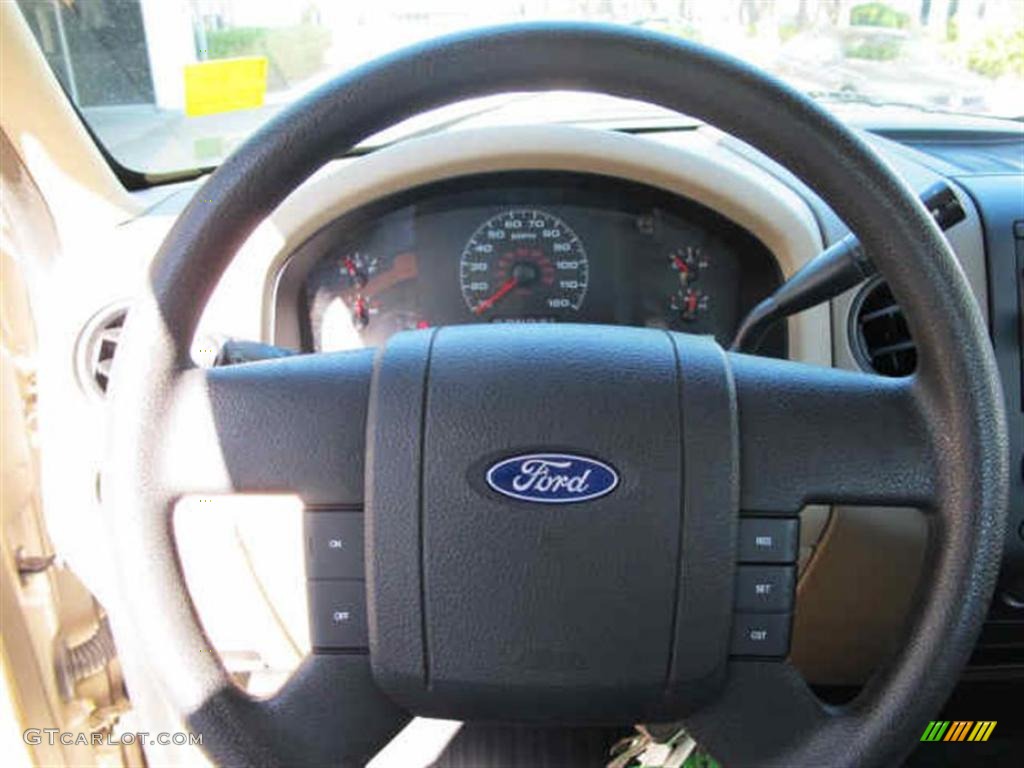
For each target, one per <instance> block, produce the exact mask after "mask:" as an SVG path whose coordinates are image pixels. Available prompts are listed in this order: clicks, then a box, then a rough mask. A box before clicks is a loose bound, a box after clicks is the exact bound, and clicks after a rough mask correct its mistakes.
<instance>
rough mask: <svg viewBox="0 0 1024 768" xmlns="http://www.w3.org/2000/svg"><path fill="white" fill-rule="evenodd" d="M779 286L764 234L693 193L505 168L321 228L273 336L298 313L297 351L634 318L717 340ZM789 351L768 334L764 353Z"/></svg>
mask: <svg viewBox="0 0 1024 768" xmlns="http://www.w3.org/2000/svg"><path fill="white" fill-rule="evenodd" d="M780 279H781V275H780V272H779V268H778V264H777V262H776V261H775V259H774V257H773V256H772V254H771V253H770V252H769V251H768V250H767V248H765V246H764V245H763V244H762V243H760V241H758V240H757V239H756V238H754V236H753V235H751V234H750V233H749V232H747V231H746V230H744V229H743V228H741V227H739V226H738V225H736V224H735V223H734V222H732V221H730V220H728V219H726V218H724V217H723V216H721V215H720V214H718V213H716V212H714V211H712V210H710V209H708V208H706V207H704V206H702V205H699V204H697V203H695V202H693V201H691V200H688V199H685V198H681V197H679V196H676V195H673V194H671V193H668V192H665V191H663V190H659V189H655V188H653V187H648V186H645V185H642V184H636V183H633V182H629V181H624V180H620V179H615V178H609V177H604V176H595V175H588V174H577V173H552V172H545V173H541V172H509V173H500V174H490V175H485V176H472V177H464V178H459V179H455V180H451V181H445V182H439V183H436V184H432V185H429V186H425V187H420V188H417V189H414V190H410V191H408V192H405V193H402V194H400V195H397V196H395V197H392V198H389V199H386V200H382V201H379V202H377V203H375V204H373V205H371V206H368V207H366V208H363V209H360V210H358V211H355V212H352V213H349V214H346V215H345V216H343V217H341V218H340V219H338V220H337V221H335V222H332V223H331V224H329V225H328V226H327V227H325V228H324V229H322V230H321V231H320V232H318V233H317V234H316V235H314V236H313V237H312V238H311V239H310V240H309V241H307V242H306V243H305V244H304V245H303V246H301V247H300V248H299V249H298V250H297V251H296V252H295V253H294V254H293V255H292V256H291V257H290V258H289V259H288V260H287V262H286V264H285V267H284V268H283V271H282V273H281V275H280V276H279V281H278V285H279V289H278V297H277V303H278V307H277V309H278V315H277V316H278V326H279V328H278V330H280V326H281V323H282V322H288V318H289V317H294V318H295V320H296V321H297V324H298V337H299V339H300V340H301V346H302V347H303V348H304V349H305V350H307V351H331V350H338V349H350V348H357V347H363V346H378V345H380V344H383V343H384V342H385V341H386V340H387V339H388V338H389V337H390V336H391V335H392V334H394V333H397V332H398V331H401V330H409V329H417V328H427V327H431V326H440V325H453V324H459V323H488V322H493V323H560V322H581V323H606V324H615V325H635V326H641V327H653V328H664V329H669V330H673V331H685V332H690V333H698V334H711V335H713V336H715V338H716V339H717V340H718V341H719V342H720V343H722V344H728V343H729V341H730V340H731V337H732V334H733V333H734V332H735V330H736V327H737V324H738V323H739V321H740V319H741V318H742V316H743V315H744V314H745V312H746V311H747V310H748V309H750V308H751V307H752V306H753V305H754V304H756V303H757V302H758V301H759V300H760V299H762V298H764V297H765V296H767V295H768V294H769V293H771V291H772V290H773V289H774V288H775V287H776V286H777V285H778V284H779V282H780ZM292 291H294V292H295V293H296V294H297V295H295V296H290V295H289V294H290V292H292ZM289 307H294V309H293V311H292V312H291V313H289V312H288V311H287V309H288V308H289ZM295 315H297V317H295ZM288 335H289V336H294V335H295V334H294V331H293V332H291V333H289V334H288ZM785 345H786V340H785V330H784V329H780V330H779V331H778V332H776V333H775V334H774V336H773V337H771V338H769V339H767V340H766V343H765V345H764V351H765V353H767V354H776V355H779V356H783V355H784V354H785Z"/></svg>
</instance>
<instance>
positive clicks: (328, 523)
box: [304, 512, 366, 579]
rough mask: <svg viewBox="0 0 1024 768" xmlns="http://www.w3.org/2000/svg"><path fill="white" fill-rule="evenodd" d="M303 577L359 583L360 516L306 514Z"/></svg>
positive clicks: (352, 514)
mask: <svg viewBox="0 0 1024 768" xmlns="http://www.w3.org/2000/svg"><path fill="white" fill-rule="evenodd" d="M304 525H305V534H306V575H307V576H308V577H309V578H311V579H363V578H365V577H366V574H365V571H364V567H363V513H362V512H306V513H305V517H304Z"/></svg>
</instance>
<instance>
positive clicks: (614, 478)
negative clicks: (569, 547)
mask: <svg viewBox="0 0 1024 768" xmlns="http://www.w3.org/2000/svg"><path fill="white" fill-rule="evenodd" d="M487 484H488V485H489V486H490V487H491V488H492V489H493V490H495V491H497V492H498V493H500V494H501V495H502V496H508V497H509V498H510V499H519V500H520V501H533V502H536V503H538V504H573V503H575V502H579V501H589V500H591V499H597V498H600V497H601V496H606V495H607V494H609V493H611V492H612V491H614V490H615V487H616V486H617V485H618V484H619V475H618V473H616V471H615V470H614V469H612V468H611V467H610V466H608V465H607V464H605V463H604V462H601V461H597V460H595V459H589V458H587V457H585V456H576V455H574V454H571V453H527V454H523V455H521V456H511V457H509V458H507V459H502V460H501V461H499V462H498V463H497V464H493V465H492V466H491V468H490V469H488V470H487Z"/></svg>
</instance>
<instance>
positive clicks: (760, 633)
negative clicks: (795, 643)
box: [731, 613, 791, 656]
mask: <svg viewBox="0 0 1024 768" xmlns="http://www.w3.org/2000/svg"><path fill="white" fill-rule="evenodd" d="M790 619H791V614H788V613H737V614H736V615H735V616H734V617H733V623H732V648H731V652H732V655H733V656H785V655H786V654H787V653H788V652H789V624H790Z"/></svg>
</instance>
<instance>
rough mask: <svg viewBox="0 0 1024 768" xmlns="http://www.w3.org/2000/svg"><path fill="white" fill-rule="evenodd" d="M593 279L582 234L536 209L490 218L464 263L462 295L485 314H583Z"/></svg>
mask: <svg viewBox="0 0 1024 768" xmlns="http://www.w3.org/2000/svg"><path fill="white" fill-rule="evenodd" d="M589 279H590V265H589V263H588V261H587V253H586V250H585V249H584V248H583V243H582V242H581V241H580V239H579V237H578V236H577V235H576V233H575V232H573V230H572V229H571V228H570V227H569V225H568V224H566V223H565V222H564V221H562V220H561V219H560V218H558V217H557V216H553V215H552V214H550V213H547V212H546V211H541V210H538V209H535V208H530V209H513V210H508V211H503V212H502V213H499V214H497V215H496V216H492V217H491V218H489V219H488V220H487V221H485V222H484V223H483V224H481V225H480V226H479V227H478V228H477V230H476V231H475V232H474V233H473V236H472V237H471V238H470V239H469V242H468V243H466V247H465V249H463V251H462V258H461V260H460V262H459V281H460V286H461V288H462V297H463V299H464V300H465V302H466V306H467V307H469V311H470V312H472V313H473V314H475V315H477V316H480V317H484V316H486V317H492V316H493V317H502V318H515V319H522V320H544V319H556V318H557V317H558V316H560V315H565V314H568V313H572V312H577V311H579V309H580V307H581V306H582V304H583V299H584V297H586V295H587V284H588V282H589Z"/></svg>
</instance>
